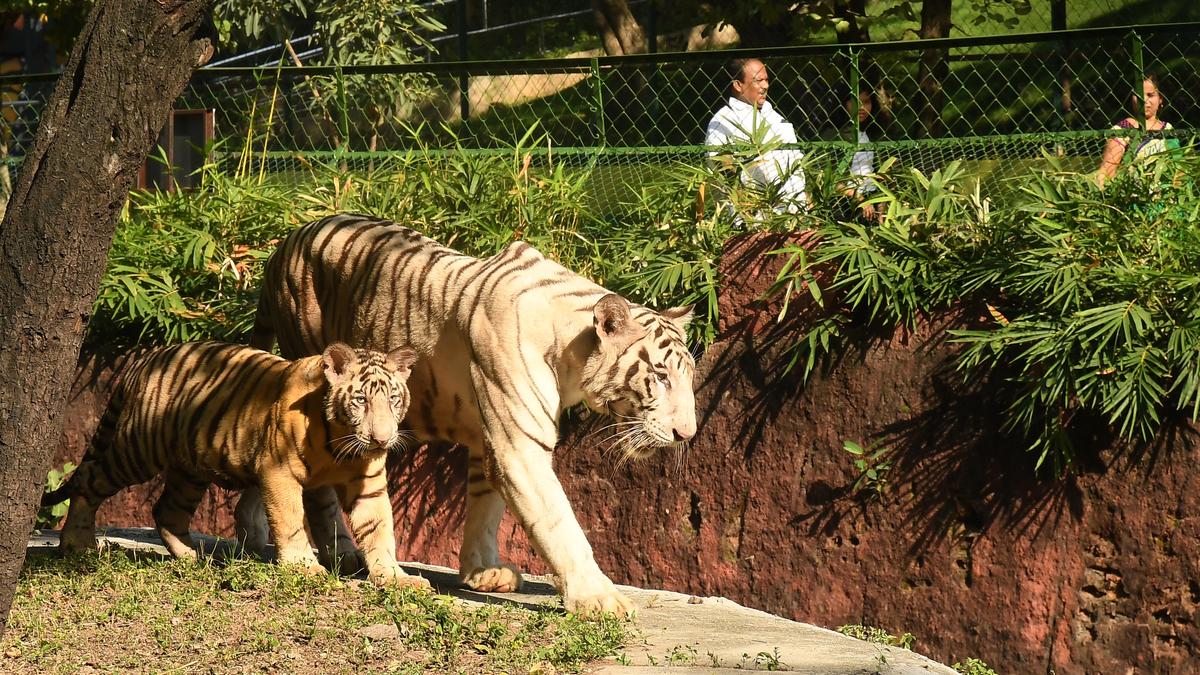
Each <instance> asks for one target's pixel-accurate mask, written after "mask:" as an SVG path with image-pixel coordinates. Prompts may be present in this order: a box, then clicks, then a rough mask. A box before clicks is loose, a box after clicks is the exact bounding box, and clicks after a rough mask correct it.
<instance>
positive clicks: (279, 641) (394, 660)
mask: <svg viewBox="0 0 1200 675" xmlns="http://www.w3.org/2000/svg"><path fill="white" fill-rule="evenodd" d="M628 631H629V627H628V624H625V623H623V622H621V621H619V620H617V619H615V618H605V619H603V620H600V621H583V620H580V619H577V618H575V617H574V616H571V615H567V614H564V613H562V612H561V611H557V610H554V609H546V610H530V609H524V608H520V607H516V606H512V605H504V604H495V605H485V606H482V607H476V606H471V605H467V604H465V603H461V602H458V601H455V600H454V599H452V598H451V597H449V596H445V595H435V594H432V593H429V592H427V591H416V590H412V589H402V590H391V589H379V588H376V587H374V586H373V585H371V584H369V583H366V582H363V581H358V580H345V579H338V578H336V577H334V576H332V575H328V576H308V575H305V574H303V573H301V572H299V571H295V570H291V569H288V568H285V567H278V566H275V565H268V564H264V563H259V562H254V561H249V560H234V561H231V562H229V563H228V564H227V565H217V564H211V563H210V564H206V563H201V564H196V563H191V562H187V561H179V560H165V561H164V560H157V559H152V558H145V557H143V558H140V559H131V558H130V557H129V556H127V555H126V554H124V553H120V552H113V553H101V554H99V555H88V556H78V557H68V558H62V557H59V556H57V555H53V554H30V556H29V559H28V560H27V562H26V565H25V568H24V570H22V572H21V578H20V581H19V582H18V585H17V593H16V597H15V599H14V603H13V609H12V614H11V615H10V617H9V623H8V630H7V632H6V633H5V635H4V636H3V638H2V639H0V671H3V672H5V673H14V674H15V673H78V672H115V671H126V670H136V671H140V672H144V671H153V672H166V671H170V672H181V673H189V672H200V671H203V672H206V673H224V672H242V671H243V670H244V669H245V668H246V667H247V666H250V667H251V668H253V669H254V670H265V671H282V672H290V673H340V672H356V673H357V672H394V673H420V672H461V673H500V672H531V671H537V670H541V671H543V672H563V671H566V672H576V671H578V670H580V669H581V668H582V667H583V666H584V665H585V664H587V663H589V662H591V661H594V660H597V659H600V658H603V657H606V656H609V655H612V654H615V653H616V651H617V650H618V649H619V648H620V647H621V646H622V645H623V644H625V642H626V641H627V640H628V638H629V632H628Z"/></svg>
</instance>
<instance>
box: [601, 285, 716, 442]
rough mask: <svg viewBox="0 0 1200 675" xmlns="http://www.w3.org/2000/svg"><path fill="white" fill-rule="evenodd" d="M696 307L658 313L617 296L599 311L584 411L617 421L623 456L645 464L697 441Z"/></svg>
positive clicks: (603, 300)
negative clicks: (691, 341)
mask: <svg viewBox="0 0 1200 675" xmlns="http://www.w3.org/2000/svg"><path fill="white" fill-rule="evenodd" d="M691 317H692V308H691V307H676V308H674V309H668V310H666V311H664V312H661V313H659V312H655V311H653V310H650V309H647V308H645V307H631V306H630V304H629V303H628V302H627V301H626V300H625V299H624V298H622V297H621V296H619V295H616V294H614V293H610V294H608V295H606V296H604V297H603V298H600V300H599V301H598V302H597V303H596V305H595V306H594V307H593V308H592V325H593V328H594V329H595V331H596V348H595V350H594V351H593V352H592V353H591V354H590V355H589V356H588V359H587V361H586V362H585V364H584V368H583V374H582V378H581V380H582V381H581V384H582V388H583V394H584V397H583V398H584V403H586V404H587V406H588V407H589V408H591V409H592V410H595V411H598V412H606V413H608V414H610V415H612V416H614V417H616V418H617V422H616V424H615V427H616V431H617V438H618V440H617V444H618V446H617V447H618V448H619V449H620V450H621V452H622V453H624V454H625V456H627V457H633V458H639V459H640V458H643V457H646V456H648V455H651V454H653V453H654V451H655V449H657V448H660V447H664V446H673V445H678V444H680V443H683V442H684V441H687V440H688V439H690V438H691V437H692V436H694V435H696V398H695V394H694V393H693V392H692V376H693V374H694V372H695V369H696V363H695V361H694V360H693V359H692V354H691V352H690V351H688V347H687V341H686V339H685V330H686V329H687V324H688V321H690V320H691Z"/></svg>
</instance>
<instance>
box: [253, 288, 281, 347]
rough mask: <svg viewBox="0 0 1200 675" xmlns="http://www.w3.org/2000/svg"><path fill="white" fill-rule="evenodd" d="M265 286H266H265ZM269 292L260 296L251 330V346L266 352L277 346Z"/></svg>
mask: <svg viewBox="0 0 1200 675" xmlns="http://www.w3.org/2000/svg"><path fill="white" fill-rule="evenodd" d="M263 285H264V286H265V284H263ZM268 305H269V302H268V300H267V290H266V289H265V288H264V289H262V290H261V291H259V294H258V308H257V309H255V310H254V326H253V327H252V328H251V329H250V346H251V347H254V348H255V349H261V350H263V351H265V352H269V351H271V348H272V347H274V346H275V324H274V322H272V321H271V310H270V307H269V306H268Z"/></svg>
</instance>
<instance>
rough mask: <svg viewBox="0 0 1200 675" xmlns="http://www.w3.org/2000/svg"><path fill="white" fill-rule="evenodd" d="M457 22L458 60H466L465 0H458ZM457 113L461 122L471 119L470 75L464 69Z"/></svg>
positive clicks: (459, 83) (459, 86) (459, 85)
mask: <svg viewBox="0 0 1200 675" xmlns="http://www.w3.org/2000/svg"><path fill="white" fill-rule="evenodd" d="M456 10H457V16H456V18H457V23H458V60H459V61H466V60H467V58H468V56H469V48H468V46H467V0H458V6H457V8H456ZM458 114H459V115H461V116H462V123H463V124H466V123H467V122H469V121H470V119H471V93H470V76H469V75H467V73H466V71H463V73H462V74H461V75H459V76H458Z"/></svg>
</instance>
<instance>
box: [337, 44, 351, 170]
mask: <svg viewBox="0 0 1200 675" xmlns="http://www.w3.org/2000/svg"><path fill="white" fill-rule="evenodd" d="M337 95H338V107H339V108H341V110H340V113H341V114H340V115H339V117H340V119H339V121H340V122H341V127H342V147H341V148H340V149H341V150H345V151H349V150H350V111H349V108H350V106H349V105H347V103H346V76H345V74H344V73H342V66H341V65H340V64H339V65H338V67H337Z"/></svg>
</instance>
